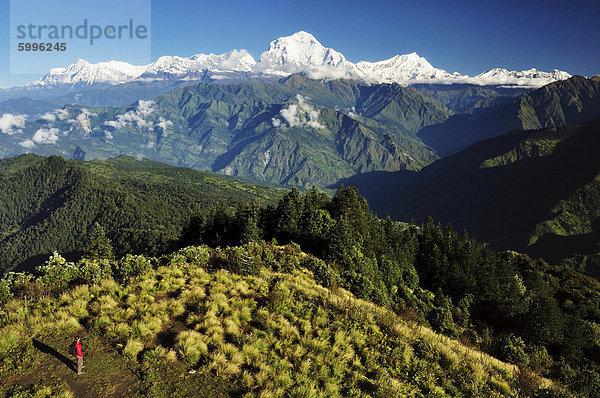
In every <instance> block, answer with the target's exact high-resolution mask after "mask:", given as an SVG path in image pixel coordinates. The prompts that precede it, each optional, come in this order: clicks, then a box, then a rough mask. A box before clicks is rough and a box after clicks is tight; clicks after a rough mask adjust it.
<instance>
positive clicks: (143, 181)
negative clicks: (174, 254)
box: [0, 155, 280, 272]
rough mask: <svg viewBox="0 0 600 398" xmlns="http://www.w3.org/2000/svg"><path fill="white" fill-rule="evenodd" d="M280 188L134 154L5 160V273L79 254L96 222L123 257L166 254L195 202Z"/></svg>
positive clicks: (1, 241) (265, 195) (269, 196)
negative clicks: (57, 256) (51, 256)
mask: <svg viewBox="0 0 600 398" xmlns="http://www.w3.org/2000/svg"><path fill="white" fill-rule="evenodd" d="M278 192H280V191H278V190H276V189H272V188H268V187H261V186H256V185H250V184H249V183H245V182H243V181H241V180H236V179H233V178H226V177H221V176H217V175H215V174H210V173H203V172H198V171H195V170H190V169H183V168H177V167H173V166H167V165H164V164H161V163H157V162H152V161H148V160H144V161H137V160H135V159H133V158H130V157H118V158H113V159H109V160H107V161H103V162H101V161H94V162H80V161H73V160H66V159H62V158H59V157H56V156H53V157H48V158H43V157H39V156H35V155H23V156H19V157H17V158H13V159H5V160H2V161H0V203H1V204H0V272H5V271H9V270H12V269H15V268H18V269H26V268H29V269H31V267H33V266H35V265H38V264H39V263H40V262H41V261H43V260H44V259H45V258H47V257H48V255H49V254H50V253H52V251H54V250H59V251H60V252H62V253H65V254H66V255H67V257H68V258H70V259H72V258H76V257H77V256H79V255H80V253H81V250H82V248H83V247H84V246H85V244H86V240H87V237H88V235H89V233H90V231H91V228H92V226H93V225H94V223H96V222H97V223H99V224H101V225H102V226H103V227H104V228H105V230H106V231H107V233H108V236H109V238H111V239H112V240H113V245H114V248H115V249H116V252H117V254H118V255H122V254H124V253H142V252H143V253H154V254H155V253H161V252H163V251H164V250H166V249H167V248H169V245H170V244H171V242H172V241H174V240H176V239H178V237H179V233H180V231H181V227H182V225H183V224H184V222H185V221H186V219H187V217H188V214H189V212H190V211H191V210H192V209H193V208H194V207H196V206H198V207H209V206H212V205H217V204H218V203H220V202H226V203H228V205H229V206H233V207H235V206H237V205H239V204H242V203H246V202H253V201H261V202H264V203H272V202H273V201H275V200H276V198H277V196H278V195H279V193H278Z"/></svg>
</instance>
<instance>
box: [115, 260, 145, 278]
mask: <svg viewBox="0 0 600 398" xmlns="http://www.w3.org/2000/svg"><path fill="white" fill-rule="evenodd" d="M151 270H152V263H151V262H150V260H148V259H147V258H146V257H144V256H142V255H132V254H127V255H126V256H125V257H123V258H122V259H121V260H119V262H118V263H117V264H116V266H115V270H114V273H115V276H116V277H117V278H119V279H121V280H124V279H131V278H137V277H138V276H142V275H145V274H147V273H149V272H150V271H151Z"/></svg>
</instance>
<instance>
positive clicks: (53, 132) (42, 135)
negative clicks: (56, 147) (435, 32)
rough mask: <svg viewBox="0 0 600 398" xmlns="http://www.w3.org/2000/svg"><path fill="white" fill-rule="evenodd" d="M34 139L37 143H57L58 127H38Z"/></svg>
mask: <svg viewBox="0 0 600 398" xmlns="http://www.w3.org/2000/svg"><path fill="white" fill-rule="evenodd" d="M32 140H33V142H35V143H36V144H56V143H57V142H58V129H55V128H49V129H45V128H41V129H38V131H36V132H35V134H34V135H33V138H32Z"/></svg>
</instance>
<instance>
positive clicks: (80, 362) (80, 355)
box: [75, 337, 84, 375]
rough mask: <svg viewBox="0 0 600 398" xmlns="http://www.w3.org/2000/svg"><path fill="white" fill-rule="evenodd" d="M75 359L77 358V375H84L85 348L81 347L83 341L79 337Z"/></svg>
mask: <svg viewBox="0 0 600 398" xmlns="http://www.w3.org/2000/svg"><path fill="white" fill-rule="evenodd" d="M75 358H77V374H78V375H80V374H82V373H83V368H84V366H83V347H82V346H81V339H80V338H79V337H77V338H76V339H75Z"/></svg>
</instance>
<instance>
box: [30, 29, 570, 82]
mask: <svg viewBox="0 0 600 398" xmlns="http://www.w3.org/2000/svg"><path fill="white" fill-rule="evenodd" d="M293 73H306V74H307V75H308V76H309V77H313V78H317V79H334V78H349V79H357V80H362V81H365V82H368V83H399V84H403V85H410V84H416V83H443V84H452V83H471V84H478V85H505V86H519V87H540V86H543V85H546V84H548V83H551V82H553V81H557V80H563V79H568V78H569V77H571V75H569V74H568V73H567V72H563V71H559V70H556V69H555V70H554V71H552V72H542V71H538V70H537V69H529V70H525V71H509V70H506V69H501V68H494V69H492V70H490V71H487V72H484V73H481V74H479V75H477V76H473V77H471V76H468V75H461V74H460V73H458V72H454V73H449V72H447V71H445V70H443V69H438V68H435V67H433V66H432V65H431V64H430V63H429V62H428V61H427V60H426V59H425V58H423V57H420V56H419V55H418V54H417V53H411V54H406V55H396V56H395V57H393V58H390V59H387V60H384V61H379V62H367V61H360V62H357V63H352V62H350V61H348V60H347V59H346V58H345V57H344V55H343V54H342V53H340V52H338V51H335V50H334V49H331V48H326V47H324V46H323V45H322V44H321V43H320V42H319V41H318V40H317V39H316V38H315V37H314V36H313V35H311V34H310V33H307V32H303V31H300V32H297V33H294V34H293V35H291V36H286V37H280V38H278V39H277V40H274V41H272V42H271V43H270V45H269V49H268V50H267V51H265V52H263V53H262V54H261V56H260V59H259V61H258V62H257V61H256V60H255V59H254V58H253V57H252V55H250V54H249V53H248V52H247V51H246V50H233V51H231V52H229V53H225V54H221V55H215V54H208V55H206V54H197V55H193V56H191V57H189V58H185V57H178V56H163V57H160V58H159V59H158V60H156V61H155V62H153V63H151V64H149V65H141V66H136V65H131V64H128V63H126V62H120V61H109V62H100V63H96V64H92V63H90V62H87V61H85V60H82V59H79V60H77V61H76V62H75V63H73V64H71V65H69V66H67V67H66V68H54V69H52V70H50V72H49V73H48V74H47V75H45V76H44V77H42V78H40V79H38V80H36V81H35V82H33V83H30V84H29V85H28V86H29V87H40V86H41V87H48V86H54V85H60V84H63V85H64V84H83V85H93V84H110V85H115V84H120V83H125V82H130V81H152V80H182V79H189V80H195V79H206V78H208V79H212V80H219V79H226V78H229V79H231V78H235V77H239V78H244V80H246V79H251V78H259V77H262V78H269V77H273V78H275V77H283V76H288V75H290V74H293Z"/></svg>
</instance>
